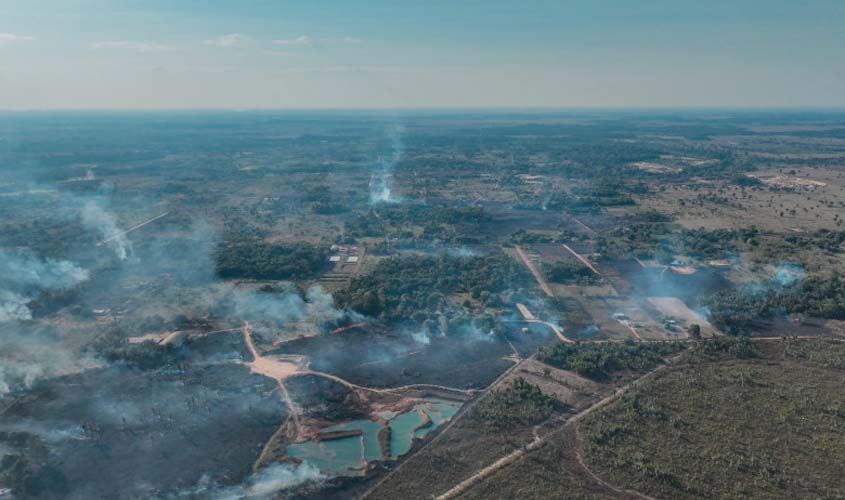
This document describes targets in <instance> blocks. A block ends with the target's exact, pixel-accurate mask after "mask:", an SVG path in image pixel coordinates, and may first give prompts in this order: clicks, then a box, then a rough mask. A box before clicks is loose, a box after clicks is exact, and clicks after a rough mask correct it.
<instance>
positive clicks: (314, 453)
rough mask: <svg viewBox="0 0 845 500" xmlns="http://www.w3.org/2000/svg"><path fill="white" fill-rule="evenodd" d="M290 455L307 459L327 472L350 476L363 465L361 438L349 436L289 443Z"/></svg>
mask: <svg viewBox="0 0 845 500" xmlns="http://www.w3.org/2000/svg"><path fill="white" fill-rule="evenodd" d="M288 455H289V456H292V457H296V458H299V459H302V460H307V461H308V462H310V463H311V464H312V465H314V466H316V467H317V468H318V469H320V471H322V472H324V473H327V474H337V475H344V476H348V475H351V474H355V471H354V470H353V469H355V468H356V467H361V465H362V464H361V438H360V437H359V436H349V437H345V438H340V439H331V440H329V441H323V442H316V441H306V442H304V443H293V444H290V445H288Z"/></svg>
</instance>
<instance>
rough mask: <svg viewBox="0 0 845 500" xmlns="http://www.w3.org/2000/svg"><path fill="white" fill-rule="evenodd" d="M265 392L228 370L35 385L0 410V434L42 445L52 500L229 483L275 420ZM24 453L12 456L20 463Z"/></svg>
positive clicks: (100, 376) (274, 401) (268, 386)
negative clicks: (54, 481)
mask: <svg viewBox="0 0 845 500" xmlns="http://www.w3.org/2000/svg"><path fill="white" fill-rule="evenodd" d="M274 390H275V385H274V384H273V383H272V382H271V381H268V380H266V379H264V378H262V377H259V376H256V375H252V374H250V373H249V371H248V369H247V368H246V367H243V366H237V365H231V364H223V365H214V364H211V365H205V366H203V365H198V366H190V365H188V366H183V367H173V368H168V369H164V370H156V371H148V372H139V371H134V370H129V369H122V368H118V367H115V368H105V369H100V370H92V371H88V372H85V373H83V374H79V375H72V376H67V377H64V378H62V379H58V380H54V381H50V382H44V383H42V384H39V385H38V386H36V387H35V388H33V390H32V391H31V393H30V394H28V395H27V396H25V397H24V396H21V399H20V402H19V403H17V404H12V405H11V406H10V407H8V408H7V409H6V410H5V411H4V412H3V414H2V416H0V428H3V429H4V431H13V432H23V433H26V434H28V435H32V436H35V437H36V438H37V439H38V440H39V441H40V443H42V444H43V445H44V447H45V448H46V450H47V451H46V454H45V456H43V457H36V458H35V462H36V463H39V464H41V465H40V470H42V471H43V470H47V471H53V473H54V474H57V475H59V476H60V477H62V478H63V484H64V485H65V488H66V489H64V490H63V491H64V493H63V494H62V496H67V497H70V498H93V497H99V498H104V497H110V498H130V497H135V496H138V495H141V496H154V495H155V494H156V492H161V491H169V490H176V489H179V488H190V487H192V486H194V485H195V484H196V483H197V482H198V481H199V480H200V479H201V478H202V477H203V476H205V475H207V476H208V477H210V478H212V479H214V480H215V481H219V482H221V483H232V482H234V483H236V482H239V481H240V480H242V479H243V478H244V477H245V476H246V475H247V474H249V473H250V472H251V470H252V463H253V462H254V461H255V459H256V458H257V457H258V454H259V453H260V452H261V448H262V446H263V445H264V443H265V442H266V441H267V439H269V437H270V435H272V434H273V432H275V430H276V428H277V427H278V426H279V425H280V424H281V422H282V420H283V419H284V412H285V409H284V408H283V406H282V405H281V402H280V401H279V399H278V397H277V395H275V394H274ZM28 449H30V448H23V449H17V448H14V447H12V453H14V454H18V453H19V454H20V455H22V456H24V457H26V456H28ZM15 480H16V478H15V477H9V476H8V475H5V476H4V477H3V482H4V483H6V484H12V483H13V482H14V481H15ZM32 481H34V482H36V483H39V482H41V481H45V482H47V479H46V478H40V477H38V476H36V478H35V479H32ZM54 493H57V492H54ZM48 496H49V495H48Z"/></svg>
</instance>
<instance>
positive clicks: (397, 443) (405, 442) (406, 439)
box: [390, 408, 423, 457]
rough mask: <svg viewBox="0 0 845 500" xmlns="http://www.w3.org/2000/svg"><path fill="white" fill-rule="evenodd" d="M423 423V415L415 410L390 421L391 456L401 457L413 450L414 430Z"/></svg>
mask: <svg viewBox="0 0 845 500" xmlns="http://www.w3.org/2000/svg"><path fill="white" fill-rule="evenodd" d="M422 422H423V417H422V415H420V414H419V412H417V411H416V408H414V409H413V410H411V411H409V412H406V413H403V414H401V415H399V416H398V417H396V418H394V419H393V420H391V421H390V456H392V457H400V456H402V455H404V454H405V453H408V451H409V450H410V449H411V440H412V438H413V436H414V428H415V427H416V426H418V425H420V424H421V423H422Z"/></svg>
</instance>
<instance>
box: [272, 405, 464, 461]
mask: <svg viewBox="0 0 845 500" xmlns="http://www.w3.org/2000/svg"><path fill="white" fill-rule="evenodd" d="M425 399H426V400H428V401H429V402H428V403H426V404H420V405H416V406H415V407H414V408H413V409H412V410H410V411H407V412H405V413H402V414H399V415H391V416H392V418H390V419H389V421H388V424H387V425H388V426H389V427H390V457H389V458H396V457H400V456H402V455H404V454H405V453H408V451H409V450H410V449H411V445H412V444H413V439H414V438H422V437H425V436H426V435H427V434H428V433H429V432H431V431H433V430H434V429H435V428H437V427H439V426H440V425H442V424H443V423H444V422H446V421H448V420H449V419H450V418H452V416H454V415H455V413H457V412H458V410H459V409H460V407H461V404H460V403H456V402H454V401H449V400H447V399H440V398H433V397H429V398H425ZM420 412H425V414H426V415H428V418H429V419H431V425H428V426H427V427H425V428H422V429H417V430H416V431H415V430H414V429H415V428H416V427H417V426H419V425H420V424H421V423H422V422H423V420H424V418H423V416H422V415H421V414H420ZM381 428H382V425H381V424H379V423H378V422H373V421H371V420H353V421H351V422H345V423H342V424H338V425H332V426H329V427H325V428H323V429H321V430H322V431H324V432H331V431H345V430H352V429H360V430H361V431H362V432H363V435H362V436H348V437H344V438H340V439H330V440H327V441H323V442H316V441H306V442H304V443H294V444H291V445H288V448H287V451H288V455H289V456H291V457H296V458H299V459H302V460H307V461H309V462H311V463H312V464H313V465H314V466H316V467H317V468H319V469H320V470H321V471H322V472H324V473H327V474H335V475H343V476H349V475H355V474H360V471H358V470H356V469H359V468H360V467H361V466H362V465H363V464H362V461H361V457H362V456H363V457H364V458H365V459H366V460H367V461H372V460H382V459H384V458H387V457H383V456H382V453H381V445H379V441H378V432H379V430H380V429H381ZM362 446H363V448H362Z"/></svg>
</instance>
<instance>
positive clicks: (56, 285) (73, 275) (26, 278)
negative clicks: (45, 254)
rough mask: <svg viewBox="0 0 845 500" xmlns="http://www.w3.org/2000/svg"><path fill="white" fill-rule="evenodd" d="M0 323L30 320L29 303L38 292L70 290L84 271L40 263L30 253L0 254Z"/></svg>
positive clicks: (68, 264) (56, 263) (57, 263)
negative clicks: (0, 279)
mask: <svg viewBox="0 0 845 500" xmlns="http://www.w3.org/2000/svg"><path fill="white" fill-rule="evenodd" d="M0 276H2V279H3V280H2V282H0V323H3V322H7V321H12V320H28V319H32V311H30V309H29V307H28V304H29V302H30V301H31V300H32V299H33V298H34V297H35V296H36V295H37V294H38V293H40V292H42V291H55V290H64V289H68V288H71V287H73V286H75V285H77V284H79V283H81V282H83V281H85V280H87V279H88V271H86V270H85V269H83V268H81V267H79V266H78V265H76V264H74V263H72V262H69V261H66V260H54V259H40V258H38V257H37V256H35V255H34V254H32V253H30V252H18V253H9V252H4V251H2V250H0Z"/></svg>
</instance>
